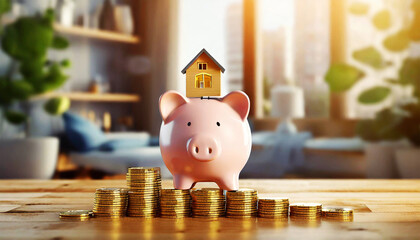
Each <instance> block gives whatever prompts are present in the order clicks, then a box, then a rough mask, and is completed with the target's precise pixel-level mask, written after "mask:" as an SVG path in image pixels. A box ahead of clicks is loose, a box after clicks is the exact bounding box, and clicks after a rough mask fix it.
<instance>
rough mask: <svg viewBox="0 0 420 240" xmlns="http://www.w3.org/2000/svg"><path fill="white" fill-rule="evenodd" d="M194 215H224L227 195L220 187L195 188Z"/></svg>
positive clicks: (193, 195)
mask: <svg viewBox="0 0 420 240" xmlns="http://www.w3.org/2000/svg"><path fill="white" fill-rule="evenodd" d="M191 197H192V215H193V217H210V218H213V217H222V216H224V215H225V196H224V195H223V190H222V189H219V188H203V189H199V190H193V191H192V192H191Z"/></svg>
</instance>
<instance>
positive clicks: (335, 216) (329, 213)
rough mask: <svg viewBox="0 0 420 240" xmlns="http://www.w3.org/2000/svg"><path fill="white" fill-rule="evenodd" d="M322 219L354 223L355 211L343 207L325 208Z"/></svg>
mask: <svg viewBox="0 0 420 240" xmlns="http://www.w3.org/2000/svg"><path fill="white" fill-rule="evenodd" d="M322 218H323V219H327V220H335V221H343V222H352V221H353V209H351V208H342V207H323V208H322Z"/></svg>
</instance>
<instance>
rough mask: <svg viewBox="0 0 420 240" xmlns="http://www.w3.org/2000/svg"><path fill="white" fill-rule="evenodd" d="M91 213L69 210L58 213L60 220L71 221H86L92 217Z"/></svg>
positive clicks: (88, 211)
mask: <svg viewBox="0 0 420 240" xmlns="http://www.w3.org/2000/svg"><path fill="white" fill-rule="evenodd" d="M92 214H93V212H92V211H90V210H70V211H65V212H61V213H60V218H61V219H72V220H75V219H77V220H86V219H89V218H90V217H91V216H92Z"/></svg>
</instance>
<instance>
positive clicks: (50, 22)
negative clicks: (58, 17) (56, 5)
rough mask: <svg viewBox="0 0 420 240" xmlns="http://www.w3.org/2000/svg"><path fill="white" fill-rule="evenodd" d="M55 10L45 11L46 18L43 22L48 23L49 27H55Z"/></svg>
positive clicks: (44, 17)
mask: <svg viewBox="0 0 420 240" xmlns="http://www.w3.org/2000/svg"><path fill="white" fill-rule="evenodd" d="M54 18H55V17H54V10H53V9H52V8H48V9H47V10H45V13H44V16H43V22H44V23H46V24H47V25H49V26H51V27H52V26H53V23H54Z"/></svg>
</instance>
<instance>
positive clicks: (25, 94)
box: [11, 80, 34, 100]
mask: <svg viewBox="0 0 420 240" xmlns="http://www.w3.org/2000/svg"><path fill="white" fill-rule="evenodd" d="M11 91H12V95H13V97H14V98H15V99H19V100H25V99H28V98H29V97H30V96H31V95H32V94H33V92H34V90H33V87H32V85H31V84H29V83H28V82H26V81H24V80H19V81H13V82H11Z"/></svg>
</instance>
